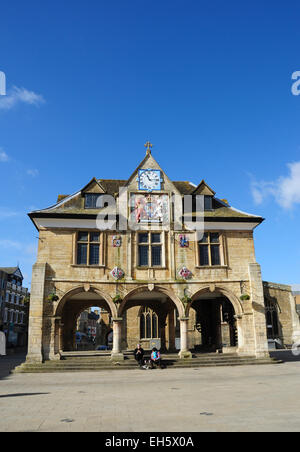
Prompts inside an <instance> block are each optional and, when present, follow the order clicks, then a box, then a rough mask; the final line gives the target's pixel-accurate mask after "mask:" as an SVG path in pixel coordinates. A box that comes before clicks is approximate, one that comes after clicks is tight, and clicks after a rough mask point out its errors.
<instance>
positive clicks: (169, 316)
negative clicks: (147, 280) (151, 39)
mask: <svg viewBox="0 0 300 452" xmlns="http://www.w3.org/2000/svg"><path fill="white" fill-rule="evenodd" d="M179 306H180V305H179ZM179 315H180V314H179V310H178V309H177V305H176V304H175V303H174V301H173V300H172V299H171V298H170V297H169V296H168V294H167V293H166V292H161V291H160V290H155V289H154V290H152V291H149V290H147V289H145V288H144V289H143V290H137V291H133V292H132V293H130V294H128V296H127V297H125V299H124V301H123V303H122V305H121V307H120V316H121V317H122V318H123V324H122V350H125V349H127V350H132V349H134V348H135V347H136V345H137V343H140V344H141V345H142V347H143V348H144V349H145V350H150V349H152V348H153V347H157V348H159V349H160V350H161V351H163V352H166V351H168V352H175V351H176V350H177V351H178V348H177V347H178V341H177V342H176V335H177V336H180V333H179V332H178V331H180V330H179V329H178V323H179V321H178V318H179ZM181 315H182V313H181ZM176 345H177V347H176Z"/></svg>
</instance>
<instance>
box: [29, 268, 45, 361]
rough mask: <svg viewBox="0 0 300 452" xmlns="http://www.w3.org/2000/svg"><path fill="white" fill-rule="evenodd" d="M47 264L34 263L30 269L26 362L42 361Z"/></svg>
mask: <svg viewBox="0 0 300 452" xmlns="http://www.w3.org/2000/svg"><path fill="white" fill-rule="evenodd" d="M46 267H47V264H40V263H36V264H35V265H34V266H33V271H32V283H31V294H30V311H29V330H28V352H27V357H26V361H27V362H42V361H43V355H42V335H43V310H44V309H43V307H44V298H45V278H46Z"/></svg>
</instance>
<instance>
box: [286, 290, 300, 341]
mask: <svg viewBox="0 0 300 452" xmlns="http://www.w3.org/2000/svg"><path fill="white" fill-rule="evenodd" d="M289 302H290V308H291V317H292V328H293V333H292V341H293V342H294V343H297V344H299V343H300V321H299V316H298V314H297V310H296V301H295V298H294V297H293V294H292V292H290V293H289Z"/></svg>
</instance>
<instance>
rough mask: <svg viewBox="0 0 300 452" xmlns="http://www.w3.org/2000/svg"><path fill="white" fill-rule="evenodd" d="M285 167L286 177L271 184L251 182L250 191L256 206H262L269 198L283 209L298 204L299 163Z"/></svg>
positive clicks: (299, 197)
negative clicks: (287, 170)
mask: <svg viewBox="0 0 300 452" xmlns="http://www.w3.org/2000/svg"><path fill="white" fill-rule="evenodd" d="M287 166H288V168H289V175H288V176H281V177H279V178H278V179H277V180H275V181H273V182H272V181H271V182H267V181H260V182H258V181H255V180H254V181H252V183H251V191H252V196H253V199H254V202H255V203H256V204H262V203H263V202H264V201H265V200H266V199H267V198H268V197H270V196H271V197H273V198H274V199H275V201H276V202H277V204H279V205H280V206H281V207H282V208H284V209H292V208H293V207H295V205H297V204H300V162H294V163H289V164H288V165H287Z"/></svg>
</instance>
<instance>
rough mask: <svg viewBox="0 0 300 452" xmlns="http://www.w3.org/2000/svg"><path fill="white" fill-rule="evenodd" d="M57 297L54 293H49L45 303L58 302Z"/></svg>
mask: <svg viewBox="0 0 300 452" xmlns="http://www.w3.org/2000/svg"><path fill="white" fill-rule="evenodd" d="M58 300H59V297H58V296H57V295H56V293H51V294H50V295H48V297H47V301H58Z"/></svg>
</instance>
